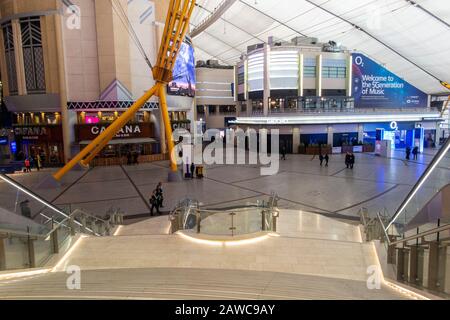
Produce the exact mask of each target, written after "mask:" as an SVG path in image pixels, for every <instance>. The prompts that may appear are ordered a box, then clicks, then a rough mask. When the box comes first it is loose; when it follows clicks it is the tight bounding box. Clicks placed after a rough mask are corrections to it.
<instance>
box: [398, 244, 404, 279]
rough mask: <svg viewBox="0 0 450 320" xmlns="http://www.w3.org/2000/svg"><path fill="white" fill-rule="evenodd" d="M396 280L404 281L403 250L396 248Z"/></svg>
mask: <svg viewBox="0 0 450 320" xmlns="http://www.w3.org/2000/svg"><path fill="white" fill-rule="evenodd" d="M397 280H399V281H404V280H405V249H404V248H397Z"/></svg>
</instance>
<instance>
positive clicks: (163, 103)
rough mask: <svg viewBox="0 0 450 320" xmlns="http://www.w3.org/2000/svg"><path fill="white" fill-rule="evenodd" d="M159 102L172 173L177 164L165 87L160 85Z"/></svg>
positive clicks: (175, 169)
mask: <svg viewBox="0 0 450 320" xmlns="http://www.w3.org/2000/svg"><path fill="white" fill-rule="evenodd" d="M159 101H160V108H161V113H162V116H163V121H164V126H165V127H166V140H167V145H168V146H169V156H170V169H171V170H172V171H173V172H176V171H177V163H176V162H175V159H174V155H173V149H174V148H175V146H174V144H173V139H172V126H171V125H170V119H169V111H168V108H167V99H166V86H165V85H164V84H162V83H160V84H159Z"/></svg>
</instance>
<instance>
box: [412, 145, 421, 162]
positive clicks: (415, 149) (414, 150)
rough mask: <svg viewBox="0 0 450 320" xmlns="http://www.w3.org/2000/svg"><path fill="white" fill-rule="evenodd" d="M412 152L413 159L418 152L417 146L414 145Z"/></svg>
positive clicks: (415, 158)
mask: <svg viewBox="0 0 450 320" xmlns="http://www.w3.org/2000/svg"><path fill="white" fill-rule="evenodd" d="M412 154H413V159H414V160H417V155H418V154H419V147H417V146H415V147H414V149H413V150H412Z"/></svg>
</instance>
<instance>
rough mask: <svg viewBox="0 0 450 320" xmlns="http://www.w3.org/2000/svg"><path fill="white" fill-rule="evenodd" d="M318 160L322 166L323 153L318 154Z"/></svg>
mask: <svg viewBox="0 0 450 320" xmlns="http://www.w3.org/2000/svg"><path fill="white" fill-rule="evenodd" d="M319 160H320V166H322V165H323V155H322V154H320V155H319Z"/></svg>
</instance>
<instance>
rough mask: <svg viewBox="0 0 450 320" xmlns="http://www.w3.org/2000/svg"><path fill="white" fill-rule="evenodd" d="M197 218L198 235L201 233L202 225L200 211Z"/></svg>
mask: <svg viewBox="0 0 450 320" xmlns="http://www.w3.org/2000/svg"><path fill="white" fill-rule="evenodd" d="M196 218H197V233H200V223H201V217H200V211H197V213H196Z"/></svg>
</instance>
